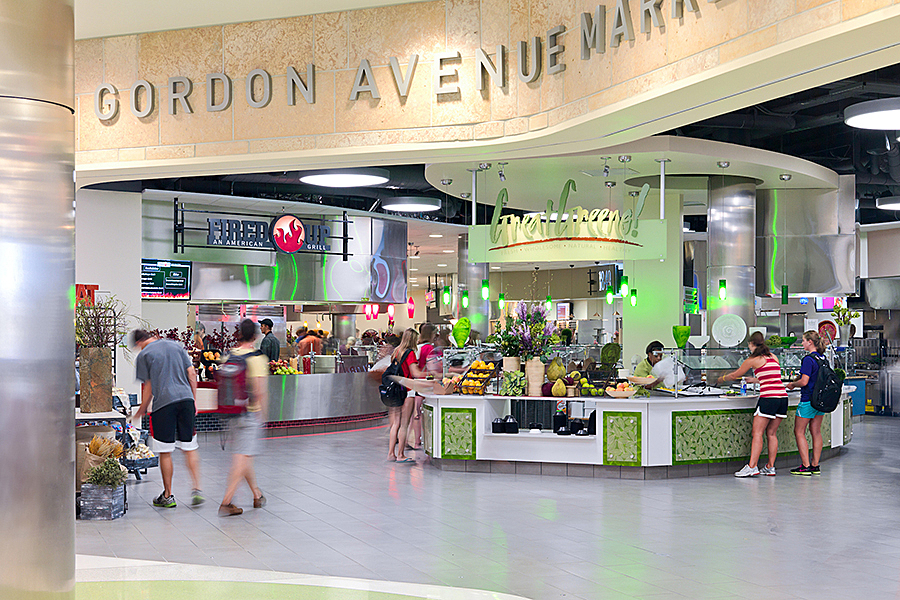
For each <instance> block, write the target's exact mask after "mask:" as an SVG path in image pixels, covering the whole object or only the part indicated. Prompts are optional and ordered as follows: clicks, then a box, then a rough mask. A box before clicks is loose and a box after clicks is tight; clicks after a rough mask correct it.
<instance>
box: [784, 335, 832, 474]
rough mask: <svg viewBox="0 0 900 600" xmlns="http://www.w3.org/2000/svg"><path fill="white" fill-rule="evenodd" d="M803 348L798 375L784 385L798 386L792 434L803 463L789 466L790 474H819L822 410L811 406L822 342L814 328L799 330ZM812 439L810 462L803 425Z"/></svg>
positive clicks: (821, 358)
mask: <svg viewBox="0 0 900 600" xmlns="http://www.w3.org/2000/svg"><path fill="white" fill-rule="evenodd" d="M803 349H804V350H806V351H807V352H809V354H807V355H806V356H804V357H803V362H801V363H800V378H799V379H797V380H796V381H792V382H790V383H789V384H787V389H789V390H793V389H796V388H800V404H798V405H797V418H796V420H795V421H794V436H796V438H797V450H799V451H800V462H802V463H803V464H802V465H800V466H799V467H794V468H793V469H791V475H803V476H806V477H809V476H811V475H820V474H821V470H820V469H819V458H821V456H822V418H823V417H824V416H825V413H823V412H819V411H817V410H816V409H814V408H813V407H812V405H811V404H810V400H811V399H812V392H813V388H814V387H815V385H816V379H817V377H818V375H819V361H820V360H824V359H825V357H824V354H823V353H824V352H825V343H824V342H823V341H822V338H821V337H819V334H818V333H817V332H815V331H807V332H806V333H804V334H803ZM807 427H808V428H809V434H810V436H811V437H812V442H813V455H812V462H810V460H809V444H808V443H807V442H806V429H807Z"/></svg>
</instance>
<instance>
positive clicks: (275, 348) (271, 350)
mask: <svg viewBox="0 0 900 600" xmlns="http://www.w3.org/2000/svg"><path fill="white" fill-rule="evenodd" d="M273 325H275V323H273V322H272V319H263V320H262V321H260V322H259V330H260V331H261V332H262V334H263V335H264V336H265V337H264V338H263V339H262V342H260V344H259V351H260V352H262V353H263V354H265V355H266V356H267V357H268V358H269V361H270V362H271V361H273V360H278V357H279V356H280V355H281V344H279V343H278V338H277V337H275V334H274V333H272V326H273Z"/></svg>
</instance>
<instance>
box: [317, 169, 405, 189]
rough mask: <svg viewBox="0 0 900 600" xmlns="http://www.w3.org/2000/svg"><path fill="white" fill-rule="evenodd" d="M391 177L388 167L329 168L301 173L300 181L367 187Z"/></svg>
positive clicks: (385, 181)
mask: <svg viewBox="0 0 900 600" xmlns="http://www.w3.org/2000/svg"><path fill="white" fill-rule="evenodd" d="M390 179H391V173H390V171H388V170H387V169H369V168H366V169H329V170H327V171H309V172H306V173H304V174H301V175H300V181H302V182H303V183H308V184H310V185H319V186H322V187H336V188H347V187H365V186H368V185H380V184H382V183H387V182H388V181H390Z"/></svg>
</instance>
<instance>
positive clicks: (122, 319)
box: [75, 296, 132, 413]
mask: <svg viewBox="0 0 900 600" xmlns="http://www.w3.org/2000/svg"><path fill="white" fill-rule="evenodd" d="M130 318H132V317H130V316H129V315H128V306H127V305H126V304H125V303H124V302H122V301H121V300H119V299H118V298H116V297H115V296H107V297H105V298H97V299H94V300H93V301H91V300H90V299H88V298H84V299H80V300H78V301H77V302H76V303H75V342H76V344H77V345H78V348H79V359H78V360H79V374H80V376H81V391H80V399H81V412H83V413H94V412H108V411H111V410H112V387H113V374H112V352H113V349H114V348H116V347H123V348H124V347H125V346H124V344H122V340H123V339H124V337H125V335H126V334H127V333H128V321H129V319H130Z"/></svg>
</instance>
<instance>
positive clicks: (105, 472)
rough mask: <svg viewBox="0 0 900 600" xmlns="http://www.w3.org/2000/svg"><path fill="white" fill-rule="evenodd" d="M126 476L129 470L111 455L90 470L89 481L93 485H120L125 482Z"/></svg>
mask: <svg viewBox="0 0 900 600" xmlns="http://www.w3.org/2000/svg"><path fill="white" fill-rule="evenodd" d="M126 477H128V471H126V470H125V469H123V468H122V465H120V464H119V461H117V460H116V459H115V458H113V457H112V456H110V457H109V458H107V459H106V460H105V461H103V463H101V464H100V465H98V466H96V467H94V468H93V469H91V470H90V472H89V473H88V479H87V482H88V483H90V484H93V485H105V486H108V487H119V486H120V485H122V484H123V483H125V478H126Z"/></svg>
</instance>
